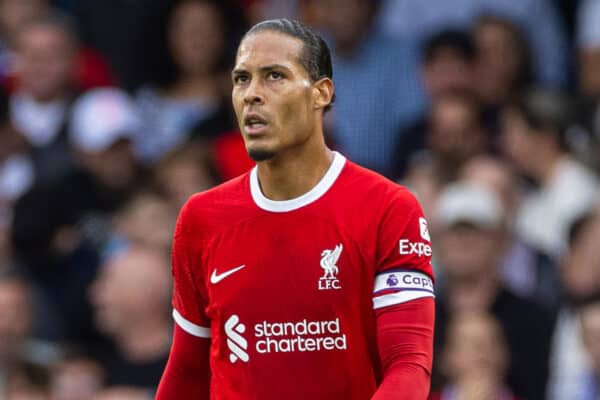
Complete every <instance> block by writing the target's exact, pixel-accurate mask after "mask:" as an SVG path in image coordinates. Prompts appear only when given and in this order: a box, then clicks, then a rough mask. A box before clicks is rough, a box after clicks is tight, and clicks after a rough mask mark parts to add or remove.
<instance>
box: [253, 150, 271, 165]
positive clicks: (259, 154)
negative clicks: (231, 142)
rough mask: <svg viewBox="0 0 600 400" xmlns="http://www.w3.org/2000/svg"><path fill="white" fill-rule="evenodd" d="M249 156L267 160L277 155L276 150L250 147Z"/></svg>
mask: <svg viewBox="0 0 600 400" xmlns="http://www.w3.org/2000/svg"><path fill="white" fill-rule="evenodd" d="M248 156H250V158H251V159H253V160H254V161H256V162H259V161H267V160H270V159H272V158H273V157H275V152H274V151H272V150H265V149H248Z"/></svg>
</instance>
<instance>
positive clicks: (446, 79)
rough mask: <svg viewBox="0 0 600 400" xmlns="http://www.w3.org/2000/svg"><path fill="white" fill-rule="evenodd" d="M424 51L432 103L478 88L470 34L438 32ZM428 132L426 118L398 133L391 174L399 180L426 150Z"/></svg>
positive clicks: (424, 73) (425, 83)
mask: <svg viewBox="0 0 600 400" xmlns="http://www.w3.org/2000/svg"><path fill="white" fill-rule="evenodd" d="M422 48H423V49H422V55H421V64H420V74H421V81H422V83H423V86H424V89H425V93H426V96H427V100H428V102H429V104H435V103H436V101H437V99H438V98H439V97H440V96H441V95H443V94H444V93H445V92H447V91H467V90H474V89H475V81H474V80H473V76H474V73H475V46H474V44H473V42H472V39H471V36H470V34H469V33H468V32H464V31H460V30H451V29H449V30H442V31H440V32H436V33H435V34H433V35H432V36H431V37H429V38H428V39H427V40H426V41H425V43H424V44H423V46H422ZM428 130H429V126H428V121H427V115H424V116H422V117H421V118H419V119H418V120H417V121H416V122H414V123H413V124H411V125H410V126H409V127H408V128H405V129H404V131H402V132H399V133H398V144H397V145H396V150H395V152H394V160H393V164H394V170H393V172H392V176H394V177H395V178H396V179H398V178H402V177H404V175H405V173H406V168H407V164H408V162H409V159H410V157H411V156H412V155H413V154H414V153H416V152H417V151H420V150H422V149H424V148H425V147H426V144H427V131H428Z"/></svg>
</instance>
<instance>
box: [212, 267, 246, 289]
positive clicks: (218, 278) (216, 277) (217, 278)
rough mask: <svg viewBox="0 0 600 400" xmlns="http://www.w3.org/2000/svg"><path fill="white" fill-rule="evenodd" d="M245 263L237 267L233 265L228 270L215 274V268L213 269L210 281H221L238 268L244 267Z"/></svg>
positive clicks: (213, 282)
mask: <svg viewBox="0 0 600 400" xmlns="http://www.w3.org/2000/svg"><path fill="white" fill-rule="evenodd" d="M245 266H246V265H240V266H239V267H235V268H233V269H230V270H229V271H225V272H223V273H221V274H217V269H216V268H215V269H213V272H212V275H211V276H210V283H212V284H213V285H214V284H217V283H219V282H221V281H222V280H223V279H225V278H227V277H228V276H229V275H232V274H235V273H236V272H238V271H239V270H240V269H242V268H244V267H245Z"/></svg>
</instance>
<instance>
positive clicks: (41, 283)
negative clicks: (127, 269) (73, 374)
mask: <svg viewBox="0 0 600 400" xmlns="http://www.w3.org/2000/svg"><path fill="white" fill-rule="evenodd" d="M89 209H90V202H89V201H88V199H87V198H86V197H85V195H84V194H83V193H82V192H81V191H80V190H78V188H76V187H72V186H71V185H70V184H69V182H64V183H61V184H58V183H57V184H53V185H51V186H34V187H33V188H32V189H30V190H29V191H28V192H27V193H26V194H25V195H23V196H22V197H21V198H19V200H18V201H17V202H16V204H15V207H14V216H13V218H12V222H11V229H10V232H11V238H10V239H11V248H12V253H13V256H14V261H15V263H16V264H17V265H18V267H19V268H22V270H23V271H24V272H25V273H27V274H28V277H29V278H30V279H31V282H33V284H34V285H35V286H36V288H38V289H39V291H40V296H41V297H42V302H41V305H42V306H43V311H44V313H43V315H42V316H43V318H41V320H40V321H39V322H40V327H39V330H40V335H41V337H43V338H46V339H48V340H53V341H73V343H77V344H81V343H82V342H87V341H88V340H93V338H94V337H95V332H94V330H93V326H92V318H91V310H90V306H89V303H88V302H87V301H86V290H87V287H88V285H89V284H90V282H91V281H92V279H93V277H94V275H95V273H96V268H97V265H98V258H99V254H98V252H97V250H96V248H95V246H94V245H93V244H92V243H91V242H90V240H89V239H88V238H87V237H86V235H85V234H84V232H82V229H80V228H81V225H80V223H81V222H82V220H83V218H84V215H85V214H86V212H87V211H88V210H89Z"/></svg>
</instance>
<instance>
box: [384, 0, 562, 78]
mask: <svg viewBox="0 0 600 400" xmlns="http://www.w3.org/2000/svg"><path fill="white" fill-rule="evenodd" d="M382 1H383V5H382V8H381V13H380V15H379V25H380V26H381V29H382V30H383V31H384V32H386V33H389V34H392V35H394V36H398V37H414V38H417V40H419V39H420V38H423V37H427V36H428V35H430V34H431V32H435V31H437V30H439V29H440V28H443V27H448V26H452V27H462V28H466V29H468V28H470V27H471V26H472V24H473V22H474V21H475V19H477V17H479V16H480V15H482V14H487V15H497V16H500V17H503V18H507V19H508V20H510V21H513V22H514V23H515V24H517V25H518V26H519V27H520V28H521V29H522V30H523V31H524V32H525V35H526V38H527V43H528V47H530V48H531V49H532V51H533V57H532V60H533V61H534V65H533V68H534V74H535V80H536V82H537V83H539V84H541V85H543V86H551V87H553V88H557V87H562V86H564V85H566V84H567V81H568V79H567V78H568V55H569V45H568V43H567V37H566V35H565V31H564V27H563V26H562V25H563V24H562V22H561V20H560V18H559V16H558V13H557V9H556V6H555V5H554V4H553V2H551V1H546V0H521V1H513V0H453V1H446V0H429V1H427V2H423V1H421V0H382ZM417 16H418V18H417Z"/></svg>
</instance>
